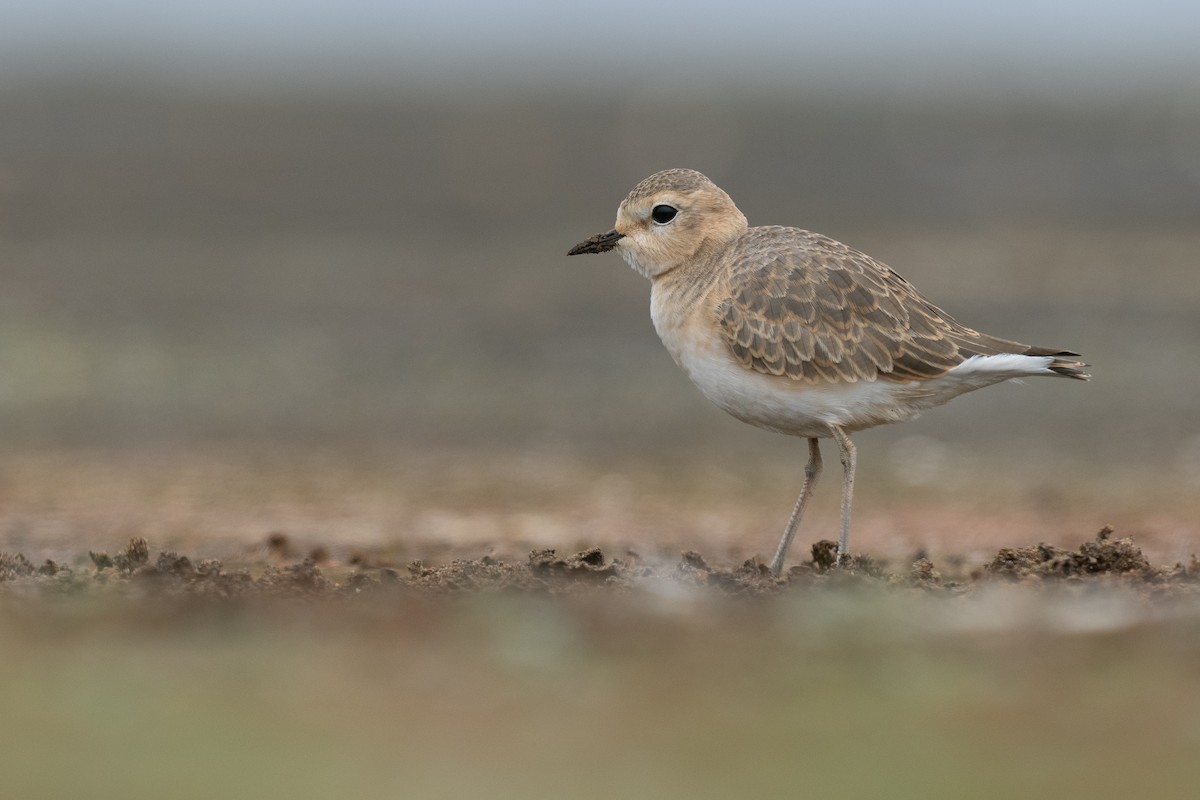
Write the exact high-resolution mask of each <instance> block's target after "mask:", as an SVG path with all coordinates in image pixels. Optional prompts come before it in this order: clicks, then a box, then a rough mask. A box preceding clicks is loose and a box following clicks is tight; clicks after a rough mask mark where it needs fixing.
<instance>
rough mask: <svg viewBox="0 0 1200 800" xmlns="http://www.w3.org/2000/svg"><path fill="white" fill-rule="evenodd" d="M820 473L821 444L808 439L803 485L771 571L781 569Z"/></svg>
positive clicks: (777, 571)
mask: <svg viewBox="0 0 1200 800" xmlns="http://www.w3.org/2000/svg"><path fill="white" fill-rule="evenodd" d="M820 474H821V445H820V444H819V443H818V442H817V440H816V439H815V438H813V439H809V440H808V465H807V466H805V468H804V485H803V486H801V487H800V497H798V498H797V499H796V507H795V508H793V509H792V516H791V517H789V518H788V521H787V527H785V528H784V529H783V537H782V538H780V540H779V547H777V548H776V549H775V557H774V558H773V559H771V572H772V573H773V574H775V575H778V574H779V573H780V572H782V571H783V559H784V558H786V557H787V551H788V548H789V547H791V546H792V537H793V536H795V535H796V528H798V527H800V518H801V517H803V516H804V507H805V506H806V505H808V498H810V497H812V493H813V489H814V488H815V487H816V485H817V476H818V475H820Z"/></svg>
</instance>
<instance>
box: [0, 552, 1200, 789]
mask: <svg viewBox="0 0 1200 800" xmlns="http://www.w3.org/2000/svg"><path fill="white" fill-rule="evenodd" d="M155 556H156V554H155V553H152V552H149V551H148V550H146V549H145V547H144V543H142V544H140V545H134V546H131V547H130V548H129V549H127V550H123V551H121V552H116V553H113V555H112V556H111V557H110V556H108V555H99V554H97V555H96V556H95V557H94V558H93V559H91V560H90V561H89V562H88V563H87V564H86V565H84V564H80V565H78V566H76V567H75V568H73V569H67V568H63V567H59V568H55V567H53V566H51V565H42V566H41V567H40V568H36V569H35V568H34V566H33V565H27V564H23V563H22V562H21V561H20V560H19V559H13V558H11V557H10V558H8V559H6V560H5V561H3V563H0V637H2V638H3V640H4V641H5V643H6V657H5V659H4V660H3V663H2V664H0V683H2V684H3V685H4V686H5V687H7V688H6V691H5V692H4V693H3V694H2V695H0V718H2V719H3V721H4V722H3V725H0V769H2V770H3V774H4V776H5V787H6V791H7V792H8V793H10V794H12V796H15V797H61V796H81V795H86V796H88V797H94V798H109V797H113V798H118V797H120V798H131V797H132V798H140V797H161V796H164V795H169V796H171V797H176V798H182V799H186V798H193V797H195V798H207V797H213V796H220V797H228V798H241V797H245V798H253V797H264V796H276V795H287V796H289V797H296V798H309V797H312V798H316V797H327V796H329V795H331V794H335V793H336V794H348V795H352V796H357V795H378V794H380V793H384V794H390V795H395V796H420V797H475V796H487V797H496V798H508V797H513V798H517V797H530V796H547V795H552V794H559V793H561V792H562V791H563V788H562V787H564V786H570V787H571V788H570V794H571V796H572V797H580V798H590V797H613V796H620V797H631V798H642V797H645V798H675V797H680V798H682V797H690V798H695V797H701V798H703V797H730V796H735V795H736V796H740V795H746V794H753V795H761V796H781V795H784V794H788V795H791V794H796V793H797V792H799V793H802V794H804V795H806V796H807V795H812V796H819V797H879V796H887V797H895V798H909V797H911V798H918V797H919V798H931V797H932V798H940V797H947V798H949V797H964V796H971V797H980V798H993V797H994V798H1007V797H1013V796H1021V797H1032V798H1043V797H1044V798H1052V797H1063V796H1072V797H1076V796H1079V797H1088V798H1121V797H1128V796H1130V795H1133V794H1146V795H1148V796H1153V797H1156V798H1185V797H1190V796H1191V795H1192V794H1193V787H1194V786H1195V783H1196V781H1197V780H1198V779H1200V771H1198V770H1200V767H1198V766H1197V765H1200V760H1197V759H1196V758H1195V753H1196V751H1197V748H1198V747H1200V730H1197V726H1196V720H1197V719H1198V718H1200V673H1198V670H1197V664H1200V650H1198V644H1197V643H1198V642H1200V635H1198V634H1200V606H1198V605H1197V601H1198V597H1197V593H1196V592H1197V588H1198V587H1200V583H1198V580H1200V574H1198V572H1197V570H1198V569H1200V567H1198V565H1197V564H1196V563H1195V562H1192V564H1191V565H1189V566H1187V567H1181V568H1174V569H1164V570H1156V569H1153V568H1151V567H1149V565H1147V564H1146V563H1145V562H1144V560H1143V559H1142V558H1141V554H1140V553H1139V552H1138V551H1137V548H1136V546H1134V545H1133V543H1131V542H1127V541H1116V540H1107V541H1106V540H1098V541H1097V542H1094V543H1091V544H1089V545H1085V546H1084V547H1082V548H1080V550H1079V551H1078V552H1077V553H1067V552H1058V553H1053V552H1051V551H1049V550H1039V549H1038V548H1030V549H1028V550H1025V551H1021V552H1017V553H1010V554H1009V555H1008V556H1005V554H1003V553H1002V554H1000V555H999V556H998V557H997V558H996V560H995V561H994V562H993V564H992V565H991V566H989V568H988V571H987V573H986V574H979V575H976V576H975V577H970V576H966V575H961V576H959V577H958V579H957V580H951V579H950V576H946V577H943V576H940V575H938V574H936V573H935V572H934V571H932V570H930V569H928V568H927V567H922V566H921V565H915V566H914V568H913V569H912V570H910V571H901V572H899V573H897V574H894V575H892V574H889V573H887V572H881V571H878V569H877V567H874V566H871V565H869V564H866V563H865V562H862V563H857V562H856V564H855V565H854V566H853V567H852V568H851V569H849V570H843V571H840V572H832V573H831V572H828V571H823V570H822V569H820V568H819V567H814V566H801V567H799V568H797V569H795V570H793V571H792V573H791V574H790V576H789V581H788V583H787V584H786V585H783V584H776V583H775V582H774V581H771V580H770V579H769V578H767V577H765V576H763V575H762V573H761V570H758V569H755V568H753V567H751V568H748V569H742V570H737V571H733V572H727V571H722V570H717V569H712V568H709V567H708V566H707V565H705V564H704V562H703V560H702V559H700V558H699V557H698V556H690V557H688V558H685V559H684V560H683V561H681V562H679V563H678V564H677V565H673V566H663V567H646V566H639V565H638V564H637V563H636V561H635V562H633V563H632V564H631V563H630V562H629V561H628V560H626V561H624V562H617V561H608V560H606V559H605V557H604V556H603V555H601V554H599V553H595V552H593V553H587V554H582V555H581V556H579V557H575V558H567V559H554V558H552V557H545V558H537V559H531V560H530V561H529V564H528V566H521V565H506V564H504V563H503V562H497V561H495V560H484V561H473V562H467V561H462V562H458V563H455V564H453V565H448V566H443V567H436V565H430V566H422V565H413V566H412V567H411V568H408V569H400V570H396V571H389V570H386V569H383V570H381V569H380V568H378V567H377V566H372V565H370V564H369V563H360V564H359V565H358V566H357V567H349V566H347V565H337V564H326V565H324V567H323V568H320V569H319V568H316V567H314V566H313V565H312V564H311V563H308V564H301V563H299V562H297V561H295V560H294V559H291V558H288V557H287V556H286V555H284V554H281V553H279V552H275V553H274V554H273V555H272V556H271V557H270V558H268V559H265V560H264V559H259V560H258V561H257V562H254V563H248V564H247V563H243V564H241V565H225V566H222V565H217V564H214V563H212V562H207V563H206V562H202V561H200V560H193V561H188V560H186V559H180V558H178V557H177V556H167V555H162V556H158V557H157V558H156V557H155ZM435 567H436V568H435ZM864 570H865V571H864ZM221 576H224V578H222V577H221ZM1014 581H1016V582H1014ZM756 586H757V587H759V589H761V590H762V591H761V592H759V594H761V595H762V596H760V597H758V598H757V599H751V598H750V597H748V595H749V594H753V593H755V592H753V591H750V590H751V589H753V587H756ZM764 593H765V594H764Z"/></svg>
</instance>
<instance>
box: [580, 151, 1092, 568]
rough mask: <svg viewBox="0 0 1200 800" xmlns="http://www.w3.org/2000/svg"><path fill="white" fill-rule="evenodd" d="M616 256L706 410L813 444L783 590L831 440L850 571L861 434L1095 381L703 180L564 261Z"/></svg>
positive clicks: (1059, 356)
mask: <svg viewBox="0 0 1200 800" xmlns="http://www.w3.org/2000/svg"><path fill="white" fill-rule="evenodd" d="M609 250H616V251H618V252H619V253H620V254H621V255H622V256H623V257H624V259H625V260H626V261H627V262H628V263H629V265H630V266H631V267H633V269H634V270H636V271H637V272H639V273H641V274H642V275H643V276H645V277H646V278H649V279H650V281H651V290H650V318H651V320H653V322H654V328H655V330H656V331H657V332H658V335H659V338H661V339H662V342H663V344H664V345H666V347H667V350H668V351H669V352H670V353H671V357H672V358H674V359H675V363H676V364H678V365H679V366H680V367H682V368H683V371H684V372H686V373H687V375H688V377H690V378H691V379H692V382H693V383H695V384H696V386H697V387H698V388H699V389H700V391H701V392H702V393H703V394H704V396H705V397H707V398H708V399H709V400H711V401H712V402H713V403H715V404H716V405H717V406H719V407H720V408H722V409H724V410H725V411H727V412H728V413H730V414H732V415H733V416H734V417H736V418H738V419H740V420H741V421H743V422H747V423H749V424H751V425H755V426H757V427H759V428H765V429H766V430H769V431H776V432H778V433H785V434H790V435H792V436H802V437H805V438H807V439H808V454H809V455H808V464H807V466H806V467H805V470H804V483H803V484H802V486H801V489H800V496H799V498H798V499H797V500H796V505H795V506H794V507H793V509H792V513H791V516H790V517H789V518H788V521H787V524H786V525H785V527H784V530H783V536H782V537H781V538H780V540H779V545H778V547H777V548H776V550H775V556H774V558H773V559H772V560H771V570H772V572H773V573H774V574H776V575H779V574H780V572H781V571H782V569H783V564H784V560H785V559H786V557H787V552H788V548H789V547H790V546H791V543H792V538H793V537H794V536H795V534H796V529H797V527H798V526H799V524H800V520H801V519H802V518H803V516H804V508H805V506H806V505H807V504H808V500H809V498H810V497H811V496H812V492H813V489H814V487H815V486H816V483H817V477H818V476H819V475H820V473H821V447H820V440H821V439H825V438H832V439H833V440H834V442H836V443H837V446H838V451H839V454H840V457H841V463H842V502H841V530H840V534H841V535H840V538H839V540H838V556H839V559H840V558H842V557H844V556H845V555H846V553H847V552H848V551H847V547H848V546H849V543H850V509H851V504H852V502H853V497H854V469H855V463H856V457H855V447H854V443H853V442H851V441H850V434H851V433H853V432H855V431H860V430H864V429H866V428H871V427H874V426H876V425H883V424H887V423H892V422H904V421H907V420H911V419H913V418H914V417H916V416H917V415H918V414H920V413H921V412H922V411H924V410H926V409H928V408H932V407H934V406H938V405H941V404H942V403H945V402H947V401H949V400H951V399H953V398H955V397H957V396H958V395H960V394H963V393H964V392H970V391H973V390H975V389H980V388H982V387H984V386H990V385H992V384H994V383H999V382H1001V381H1006V380H1009V379H1012V378H1024V377H1028V376H1034V375H1051V376H1059V377H1065V378H1075V379H1077V380H1088V378H1089V377H1090V376H1089V375H1088V374H1087V373H1086V372H1084V368H1085V367H1086V366H1087V364H1084V363H1083V362H1082V361H1078V360H1076V359H1077V358H1079V354H1078V353H1072V352H1069V351H1066V350H1057V349H1055V348H1048V347H1030V346H1029V345H1024V344H1018V343H1017V342H1012V341H1008V340H1006V339H998V338H996V337H995V336H988V335H987V334H984V333H979V332H978V331H975V330H972V329H971V328H968V327H966V326H965V325H962V324H961V323H959V322H957V321H956V320H955V319H954V318H952V317H951V316H950V315H949V314H947V313H945V312H944V311H942V310H941V309H939V308H938V307H937V306H935V305H933V303H931V302H929V301H928V300H926V299H925V298H924V297H923V296H922V295H921V294H920V293H919V292H918V291H917V290H916V289H915V288H913V286H912V285H911V284H910V283H909V282H908V281H906V280H905V279H904V278H902V277H900V275H899V273H897V272H896V271H895V270H893V269H891V268H890V267H888V266H887V265H885V264H883V263H881V262H879V261H876V260H875V259H873V258H871V257H870V256H868V255H866V254H865V253H861V252H859V251H858V250H855V249H854V248H852V247H848V246H846V245H844V244H842V243H841V242H837V241H834V240H833V239H830V238H829V237H827V236H822V235H821V234H818V233H812V232H811V231H806V230H801V229H799V228H785V227H779V226H768V227H755V228H751V227H749V225H748V223H747V222H746V217H745V215H743V214H742V212H741V211H739V210H738V207H737V206H736V205H734V203H733V200H732V199H730V197H729V195H728V194H726V193H725V192H724V191H722V190H721V189H720V188H719V187H718V186H717V185H716V184H714V183H713V182H712V181H711V180H709V179H708V178H707V177H705V176H704V175H702V174H700V173H699V172H696V171H695V170H690V169H669V170H665V171H663V172H659V173H656V174H654V175H651V176H650V177H649V178H646V179H645V180H643V181H642V182H641V183H639V184H638V185H637V186H635V187H634V188H633V191H631V192H630V193H629V196H628V197H626V198H625V199H624V200H623V201H622V202H621V205H620V207H618V209H617V221H616V225H615V226H614V227H613V229H612V230H610V231H608V232H607V233H601V234H597V235H595V236H593V237H591V238H590V239H587V240H586V241H583V242H580V243H579V244H577V245H575V246H574V247H572V248H571V250H570V251H569V252H568V253H567V255H578V254H580V253H603V252H606V251H609Z"/></svg>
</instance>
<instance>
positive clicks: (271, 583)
mask: <svg viewBox="0 0 1200 800" xmlns="http://www.w3.org/2000/svg"><path fill="white" fill-rule="evenodd" d="M265 550H266V553H267V558H266V559H265V560H258V561H255V562H247V563H241V564H238V565H236V566H227V565H225V564H223V563H222V562H221V561H219V560H216V559H194V558H190V557H188V556H187V555H181V554H179V553H175V552H160V553H158V555H157V556H153V557H152V554H151V549H150V546H149V544H148V542H147V541H146V540H145V539H144V538H141V537H138V538H134V539H132V540H131V541H130V542H129V544H128V545H127V546H126V547H125V548H124V549H122V550H121V551H120V552H118V553H116V554H115V555H111V556H110V555H108V554H107V553H105V552H89V553H88V556H89V559H90V563H87V562H84V563H83V564H79V565H76V566H68V565H66V564H62V563H58V562H55V561H53V560H46V561H44V562H43V563H41V564H35V563H34V562H32V561H31V560H29V559H28V558H27V557H26V556H25V555H23V554H21V553H15V554H10V553H0V591H4V592H5V593H9V594H14V593H20V594H22V595H28V594H30V593H34V594H56V593H66V594H73V593H116V594H118V595H129V594H134V593H136V595H138V596H147V597H156V598H157V597H179V598H212V599H232V598H253V597H310V598H313V597H315V598H336V597H351V596H360V595H367V596H369V595H378V594H380V593H384V592H396V593H406V594H409V595H417V596H422V595H425V596H438V595H455V594H464V593H489V592H492V593H513V592H515V593H537V594H545V595H558V594H564V593H575V592H597V591H600V592H630V591H637V590H638V589H639V588H642V587H649V586H664V585H665V586H674V587H677V588H681V589H684V590H688V591H695V592H704V593H710V594H714V595H718V596H720V595H726V596H742V597H768V596H775V595H786V594H789V593H794V592H801V591H825V590H832V589H838V588H854V587H858V588H880V589H885V590H889V591H910V592H911V591H916V592H921V593H926V594H930V595H944V596H961V595H969V594H971V593H974V592H977V591H980V590H981V589H983V588H986V587H988V586H992V585H995V584H996V583H1007V584H1018V585H1021V586H1027V587H1031V588H1036V587H1042V586H1053V585H1068V584H1069V585H1084V586H1097V587H1102V586H1119V587H1123V588H1125V589H1126V590H1133V591H1134V592H1136V593H1137V594H1139V595H1141V596H1143V597H1145V598H1147V599H1150V600H1155V599H1166V598H1171V599H1179V598H1184V597H1194V596H1196V595H1200V560H1197V559H1196V558H1195V557H1193V558H1192V559H1191V561H1190V562H1189V563H1187V564H1182V563H1179V564H1175V565H1174V566H1154V565H1152V564H1151V563H1150V562H1149V561H1148V560H1147V558H1146V557H1145V556H1144V555H1143V553H1142V551H1141V549H1139V547H1138V546H1137V544H1136V543H1135V542H1134V541H1133V539H1132V538H1128V537H1123V538H1115V537H1114V536H1113V531H1112V529H1111V528H1108V527H1105V528H1104V529H1102V530H1101V531H1100V532H1099V533H1098V534H1097V535H1096V537H1095V538H1094V539H1093V540H1092V541H1088V542H1085V543H1084V544H1083V545H1082V546H1080V547H1079V548H1078V549H1077V550H1067V549H1063V548H1060V547H1055V546H1053V545H1048V544H1038V545H1035V546H1029V547H1021V548H1005V549H1002V550H1000V551H999V552H997V553H996V554H995V556H994V557H992V558H991V560H990V561H988V562H987V563H986V564H985V565H984V566H982V567H978V568H973V569H972V568H967V567H964V566H963V565H962V564H960V563H951V564H949V565H947V566H946V567H944V568H943V569H938V568H937V567H935V565H934V564H933V562H931V561H930V560H929V559H927V558H918V559H916V560H915V561H913V562H912V563H910V564H901V565H892V564H890V563H888V562H885V561H881V560H877V559H873V558H871V557H869V556H865V555H861V554H852V555H851V556H850V557H849V558H848V559H847V560H846V562H845V563H843V564H842V565H840V566H836V565H835V552H836V545H834V543H833V542H830V541H828V540H821V541H819V542H816V543H815V544H813V545H812V548H811V557H810V559H809V560H807V561H805V562H803V563H800V564H797V565H795V566H793V567H791V568H790V569H788V570H787V571H786V572H785V574H784V575H783V576H781V577H778V578H777V577H775V576H773V575H772V574H771V573H770V570H769V569H768V568H767V566H766V565H765V564H764V563H762V562H761V561H760V560H758V559H757V558H754V559H749V560H747V561H745V562H744V563H742V564H741V565H740V566H737V567H735V568H731V569H726V568H720V567H714V566H711V565H710V564H709V563H708V561H706V559H705V558H704V556H702V555H701V554H699V553H697V552H694V551H687V552H684V553H683V554H682V555H681V556H680V558H679V560H678V561H677V562H675V563H663V562H658V563H654V562H650V561H647V560H644V559H642V558H641V557H640V556H639V555H638V554H637V553H636V552H633V551H626V552H624V553H622V554H620V555H618V556H609V555H607V554H605V553H604V552H603V551H602V550H601V549H600V548H598V547H593V548H590V549H586V550H583V551H580V552H577V553H574V554H571V555H567V556H560V555H558V554H557V553H556V551H555V550H553V549H544V550H535V551H533V552H531V553H529V555H528V557H527V558H525V559H524V560H514V561H504V560H499V559H496V558H493V557H491V556H489V555H484V556H483V557H481V558H456V559H453V560H451V561H450V563H448V564H437V565H431V564H426V563H425V562H423V561H412V562H409V563H408V564H407V565H405V566H403V567H400V566H398V565H395V564H390V563H387V561H386V559H379V560H376V559H373V558H371V557H369V556H364V555H357V556H355V557H353V559H352V563H339V562H335V561H332V560H331V559H330V558H329V556H328V553H327V552H326V551H324V550H323V549H322V548H317V549H316V550H314V551H312V552H310V553H309V554H308V556H306V557H304V558H298V557H294V556H293V555H292V548H291V545H290V542H289V540H288V539H287V537H286V536H285V535H283V534H278V533H276V534H272V535H270V536H269V537H267V541H266V542H265Z"/></svg>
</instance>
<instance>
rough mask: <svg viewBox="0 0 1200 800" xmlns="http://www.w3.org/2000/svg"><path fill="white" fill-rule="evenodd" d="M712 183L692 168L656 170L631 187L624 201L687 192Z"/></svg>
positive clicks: (710, 185) (706, 186)
mask: <svg viewBox="0 0 1200 800" xmlns="http://www.w3.org/2000/svg"><path fill="white" fill-rule="evenodd" d="M713 185H714V184H713V182H712V181H710V180H709V179H708V178H706V177H705V176H704V175H702V174H700V173H699V172H696V170H694V169H667V170H663V171H662V172H656V173H655V174H653V175H651V176H650V177H649V178H646V179H645V180H644V181H642V182H641V183H639V184H638V185H637V186H635V187H633V191H632V192H630V193H629V197H628V198H626V201H627V202H634V203H636V202H637V201H639V200H644V199H646V198H648V197H653V196H655V195H659V194H663V193H665V192H670V193H673V194H688V193H690V192H694V191H696V190H697V189H704V188H708V187H712V186H713Z"/></svg>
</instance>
